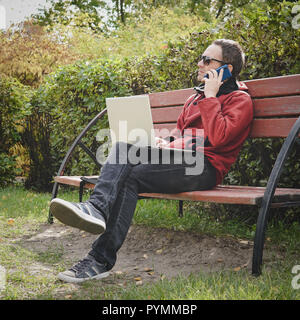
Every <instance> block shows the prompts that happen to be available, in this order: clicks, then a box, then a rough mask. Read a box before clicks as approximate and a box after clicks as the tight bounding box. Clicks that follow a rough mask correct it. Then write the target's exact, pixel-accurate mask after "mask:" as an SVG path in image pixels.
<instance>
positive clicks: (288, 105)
mask: <svg viewBox="0 0 300 320" xmlns="http://www.w3.org/2000/svg"><path fill="white" fill-rule="evenodd" d="M253 105H254V117H276V116H284V117H289V116H299V115H300V96H287V97H276V98H265V99H254V100H253Z"/></svg>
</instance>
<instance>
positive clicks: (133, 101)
mask: <svg viewBox="0 0 300 320" xmlns="http://www.w3.org/2000/svg"><path fill="white" fill-rule="evenodd" d="M106 106H107V114H108V121H109V128H110V135H111V141H112V143H113V144H114V143H115V142H117V141H121V142H126V143H130V144H135V145H136V146H140V147H144V146H152V147H155V131H154V127H153V121H152V114H151V107H150V101H149V96H148V95H141V96H130V97H120V98H106Z"/></svg>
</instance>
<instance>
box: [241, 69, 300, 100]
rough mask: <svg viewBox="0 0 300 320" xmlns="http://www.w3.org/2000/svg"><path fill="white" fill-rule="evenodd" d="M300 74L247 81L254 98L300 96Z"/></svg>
mask: <svg viewBox="0 0 300 320" xmlns="http://www.w3.org/2000/svg"><path fill="white" fill-rule="evenodd" d="M299 83H300V74H295V75H290V76H281V77H272V78H266V79H255V80H248V81H245V84H246V86H247V87H248V89H249V94H250V95H251V97H252V98H258V97H260V98H261V97H279V96H289V95H299V94H300V87H299Z"/></svg>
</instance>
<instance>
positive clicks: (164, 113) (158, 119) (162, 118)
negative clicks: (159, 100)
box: [151, 106, 183, 123]
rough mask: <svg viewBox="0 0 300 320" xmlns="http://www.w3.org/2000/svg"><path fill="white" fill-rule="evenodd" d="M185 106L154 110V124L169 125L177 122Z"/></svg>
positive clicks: (152, 111)
mask: <svg viewBox="0 0 300 320" xmlns="http://www.w3.org/2000/svg"><path fill="white" fill-rule="evenodd" d="M182 108H183V106H178V107H167V108H152V109H151V113H152V120H153V123H168V122H176V121H177V119H178V117H179V115H180V113H181V110H182Z"/></svg>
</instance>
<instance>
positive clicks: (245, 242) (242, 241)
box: [240, 240, 249, 244]
mask: <svg viewBox="0 0 300 320" xmlns="http://www.w3.org/2000/svg"><path fill="white" fill-rule="evenodd" d="M240 243H241V244H249V242H248V241H247V240H240Z"/></svg>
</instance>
